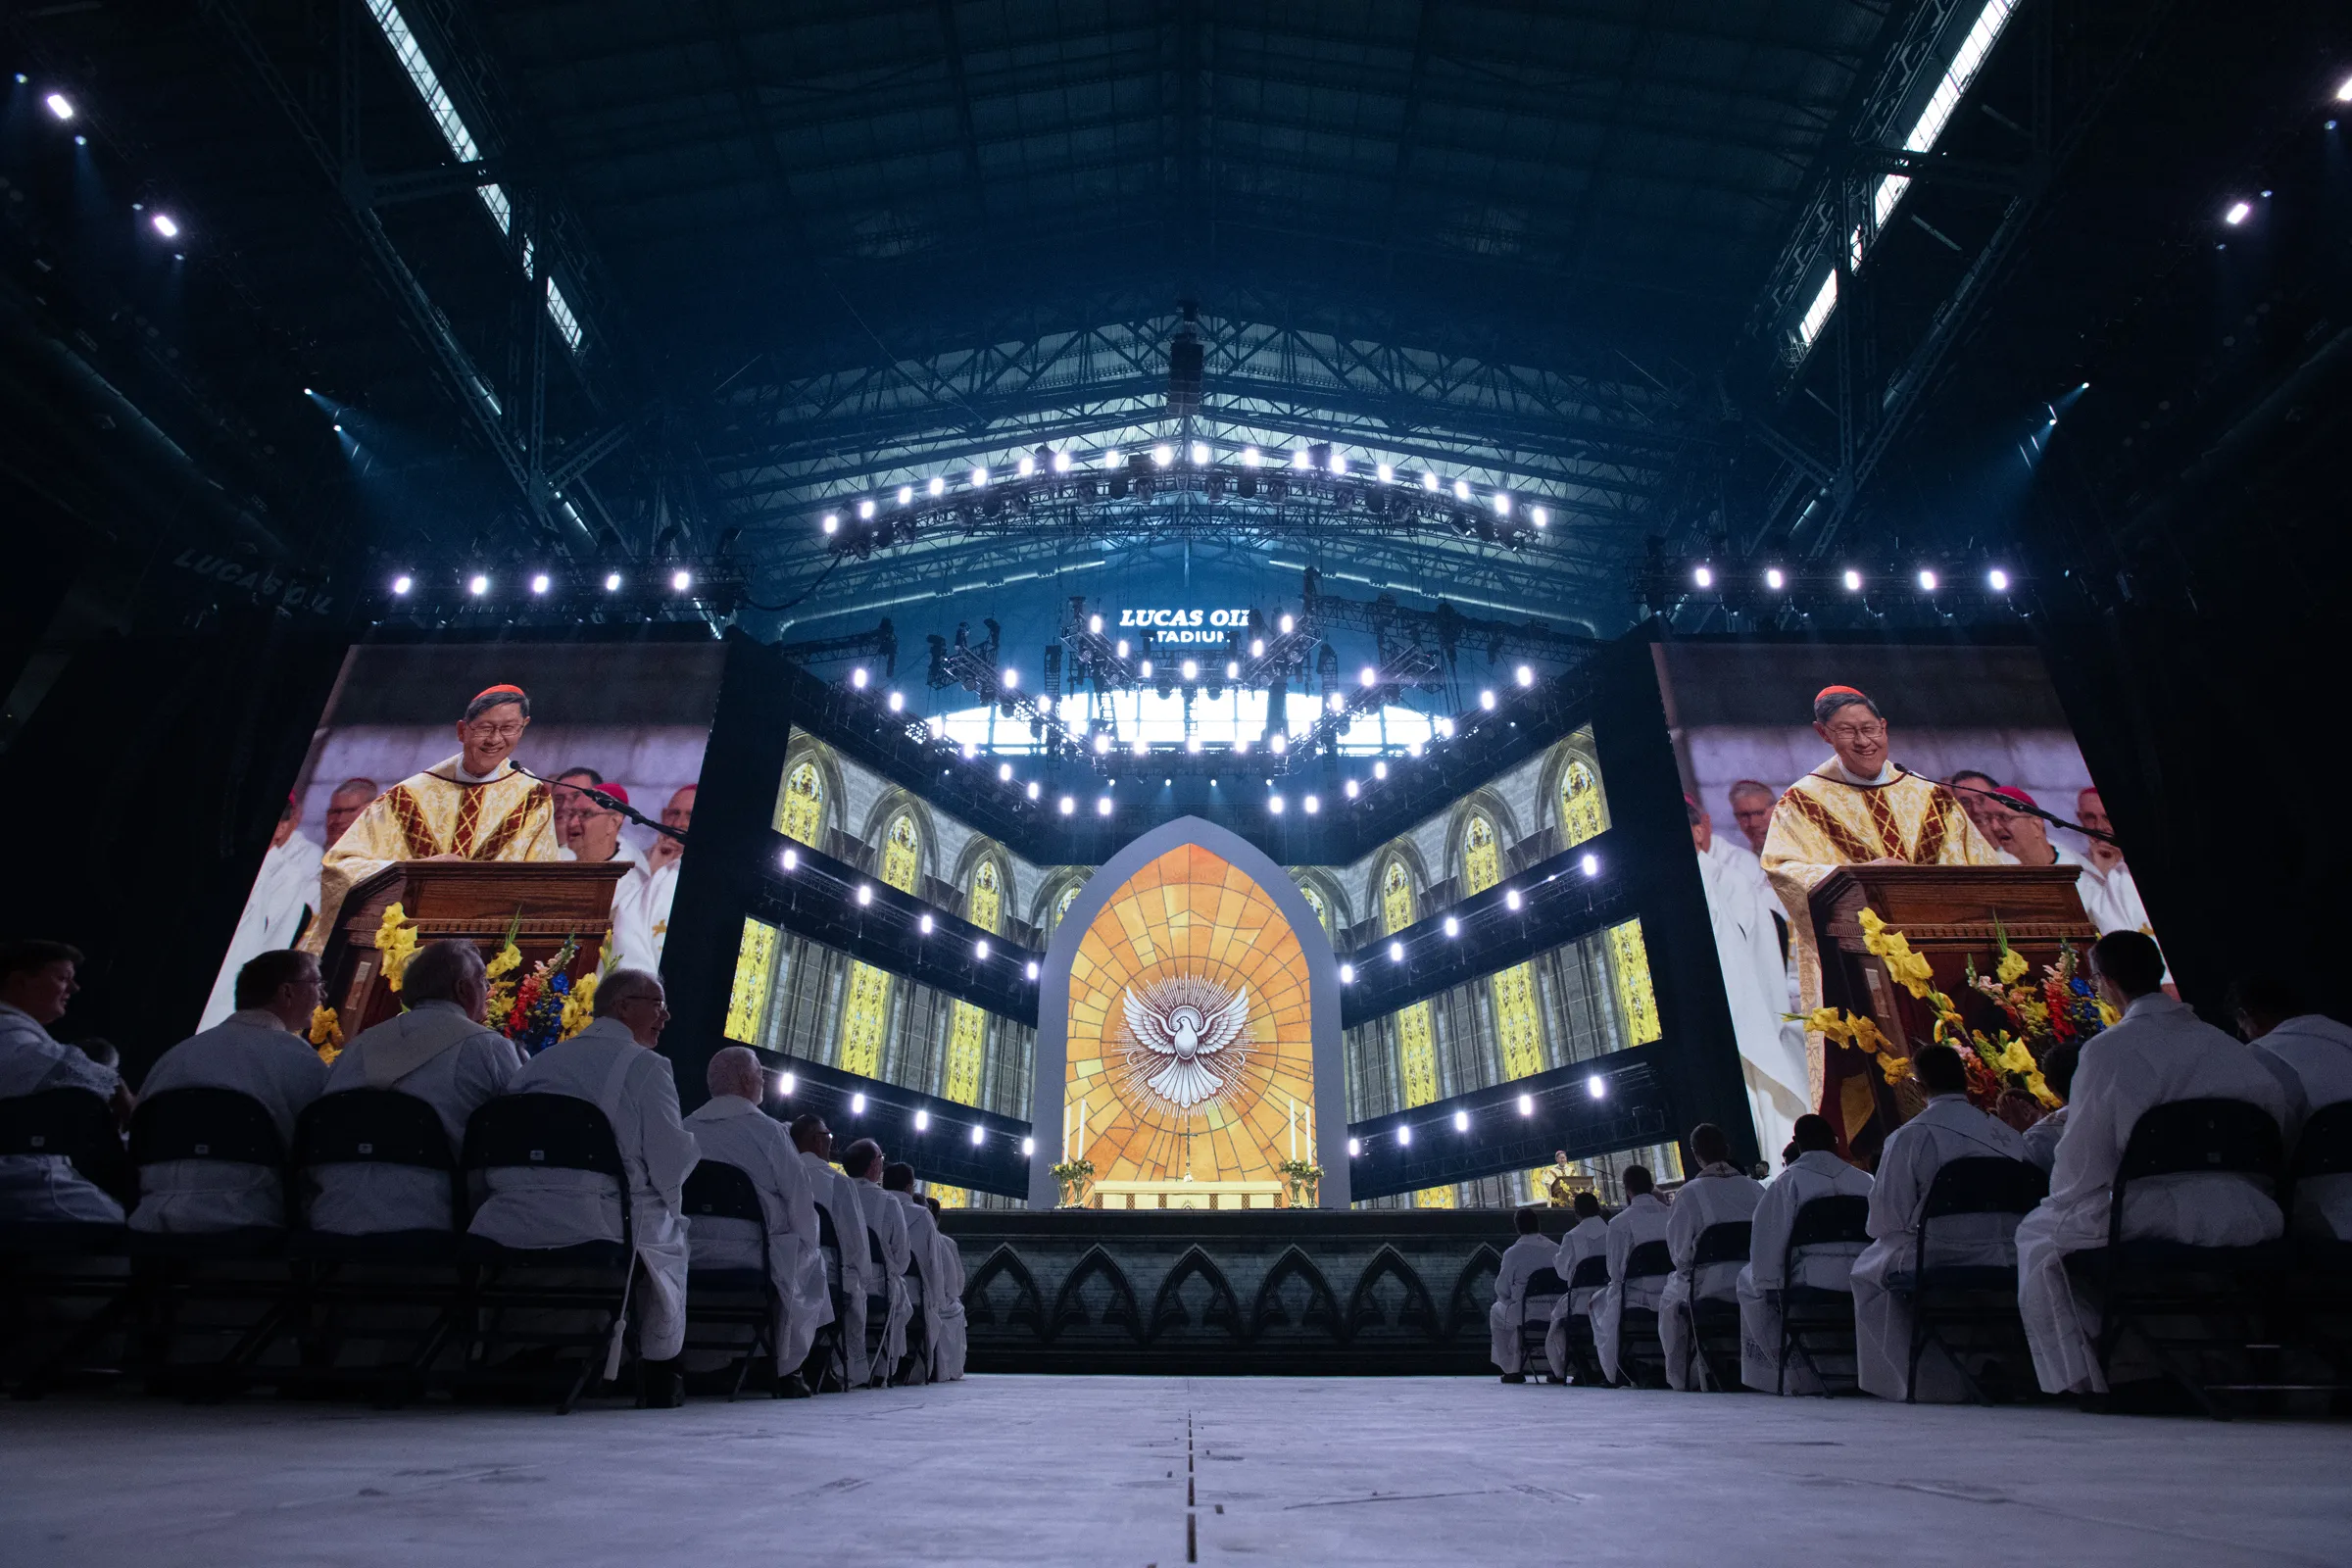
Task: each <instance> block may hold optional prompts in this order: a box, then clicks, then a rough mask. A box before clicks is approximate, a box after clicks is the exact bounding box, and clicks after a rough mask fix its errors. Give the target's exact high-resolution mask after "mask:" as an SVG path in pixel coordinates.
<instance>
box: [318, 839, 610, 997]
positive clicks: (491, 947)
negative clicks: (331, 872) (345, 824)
mask: <svg viewBox="0 0 2352 1568" xmlns="http://www.w3.org/2000/svg"><path fill="white" fill-rule="evenodd" d="M627 870H628V862H627V861H625V860H617V859H615V860H607V861H604V862H602V863H601V864H583V863H581V862H579V861H577V860H403V861H401V862H400V863H399V864H397V865H390V866H386V867H385V868H384V869H383V870H381V871H378V872H377V873H376V874H375V875H373V876H371V877H369V878H368V880H367V881H365V882H362V883H361V884H359V886H357V887H355V888H353V889H352V890H351V894H350V896H349V897H348V898H346V899H344V901H343V917H342V919H341V920H340V921H339V922H337V924H336V926H335V929H334V930H333V931H332V932H331V933H329V934H328V936H327V939H326V953H325V956H324V957H323V958H322V959H321V961H320V964H319V970H320V972H321V973H322V974H324V975H325V977H326V1002H327V1005H329V1006H331V1007H333V1008H335V1009H336V1011H337V1013H338V1014H340V1016H341V1018H342V1021H343V1033H344V1034H345V1036H347V1037H348V1036H352V1035H356V1034H358V1033H359V1032H360V1031H361V1030H362V1029H366V1028H368V1027H369V1026H370V1025H372V1024H378V1023H381V1022H383V1021H384V1020H385V1019H386V1018H389V1017H391V1016H392V1015H393V1014H394V1013H396V1012H398V1011H399V1010H400V999H399V997H398V996H397V994H395V993H394V991H393V990H392V988H391V987H390V986H388V985H386V984H385V983H384V975H383V961H382V959H381V958H380V957H379V956H378V955H377V953H376V948H375V931H376V927H377V926H379V925H381V924H382V923H383V918H384V910H385V909H386V908H388V907H391V906H392V905H395V904H397V905H399V906H400V907H401V912H402V913H404V914H406V915H407V916H408V917H409V919H411V920H413V921H415V922H416V926H417V942H418V943H419V944H420V945H421V944H423V943H426V942H438V941H440V940H441V939H442V938H444V937H464V938H466V939H467V940H468V941H472V942H476V943H479V944H480V945H481V947H482V956H484V957H485V958H487V957H489V956H492V955H493V954H495V953H496V952H497V951H498V949H499V946H500V944H501V943H503V942H504V941H505V940H506V935H507V930H508V928H509V927H510V926H512V927H514V928H515V947H517V948H519V949H520V950H521V951H522V969H521V971H520V972H521V973H528V972H529V971H530V970H531V968H532V967H533V966H535V965H536V964H538V962H539V961H540V960H541V959H543V958H552V957H554V956H556V954H557V952H558V951H559V950H561V949H562V948H563V946H564V939H565V938H567V937H569V938H575V939H577V941H578V942H579V952H578V953H577V954H576V955H574V956H573V958H572V960H571V963H570V964H569V966H568V967H567V968H566V970H565V972H566V973H568V974H570V975H571V976H572V977H573V979H575V980H577V979H578V978H580V977H581V976H583V975H587V974H590V973H593V972H594V971H595V969H596V965H597V961H598V956H599V952H600V950H601V949H602V948H603V947H604V942H605V935H606V933H607V932H609V931H610V930H611V929H612V928H613V888H614V887H615V886H616V885H618V883H619V881H620V879H621V877H622V875H623V874H624V873H626V872H627ZM518 921H519V923H517V922H518Z"/></svg>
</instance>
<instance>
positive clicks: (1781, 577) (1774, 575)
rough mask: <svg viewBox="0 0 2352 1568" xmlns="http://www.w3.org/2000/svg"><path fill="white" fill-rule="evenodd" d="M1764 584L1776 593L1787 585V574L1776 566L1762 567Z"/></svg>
mask: <svg viewBox="0 0 2352 1568" xmlns="http://www.w3.org/2000/svg"><path fill="white" fill-rule="evenodd" d="M1764 586H1765V587H1767V588H1770V589H1772V590H1773V591H1774V592H1775V593H1778V592H1779V591H1780V590H1781V589H1783V588H1786V587H1787V586H1789V577H1788V574H1787V573H1786V572H1784V571H1782V570H1781V568H1780V567H1778V566H1767V567H1765V568H1764Z"/></svg>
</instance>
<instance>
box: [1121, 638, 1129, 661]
mask: <svg viewBox="0 0 2352 1568" xmlns="http://www.w3.org/2000/svg"><path fill="white" fill-rule="evenodd" d="M1119 657H1120V658H1121V659H1125V658H1126V657H1127V639H1126V638H1124V637H1122V638H1120V639H1119Z"/></svg>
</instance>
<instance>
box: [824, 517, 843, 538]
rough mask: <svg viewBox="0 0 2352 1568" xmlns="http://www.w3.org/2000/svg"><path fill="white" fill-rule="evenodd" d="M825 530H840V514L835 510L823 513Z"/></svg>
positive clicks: (837, 531) (836, 531) (834, 531)
mask: <svg viewBox="0 0 2352 1568" xmlns="http://www.w3.org/2000/svg"><path fill="white" fill-rule="evenodd" d="M825 532H827V533H839V532H841V514H839V513H837V512H828V513H826V514H825Z"/></svg>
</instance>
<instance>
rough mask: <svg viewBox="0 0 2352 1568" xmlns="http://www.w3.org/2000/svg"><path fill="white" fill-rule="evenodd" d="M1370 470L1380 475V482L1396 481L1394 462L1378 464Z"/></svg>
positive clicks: (1393, 482)
mask: <svg viewBox="0 0 2352 1568" xmlns="http://www.w3.org/2000/svg"><path fill="white" fill-rule="evenodd" d="M1372 471H1373V472H1374V473H1376V474H1378V475H1379V476H1380V482H1381V483H1382V484H1395V483H1396V482H1397V466H1396V465H1395V464H1391V463H1384V464H1382V465H1380V466H1378V467H1376V468H1374V469H1373V470H1372Z"/></svg>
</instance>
